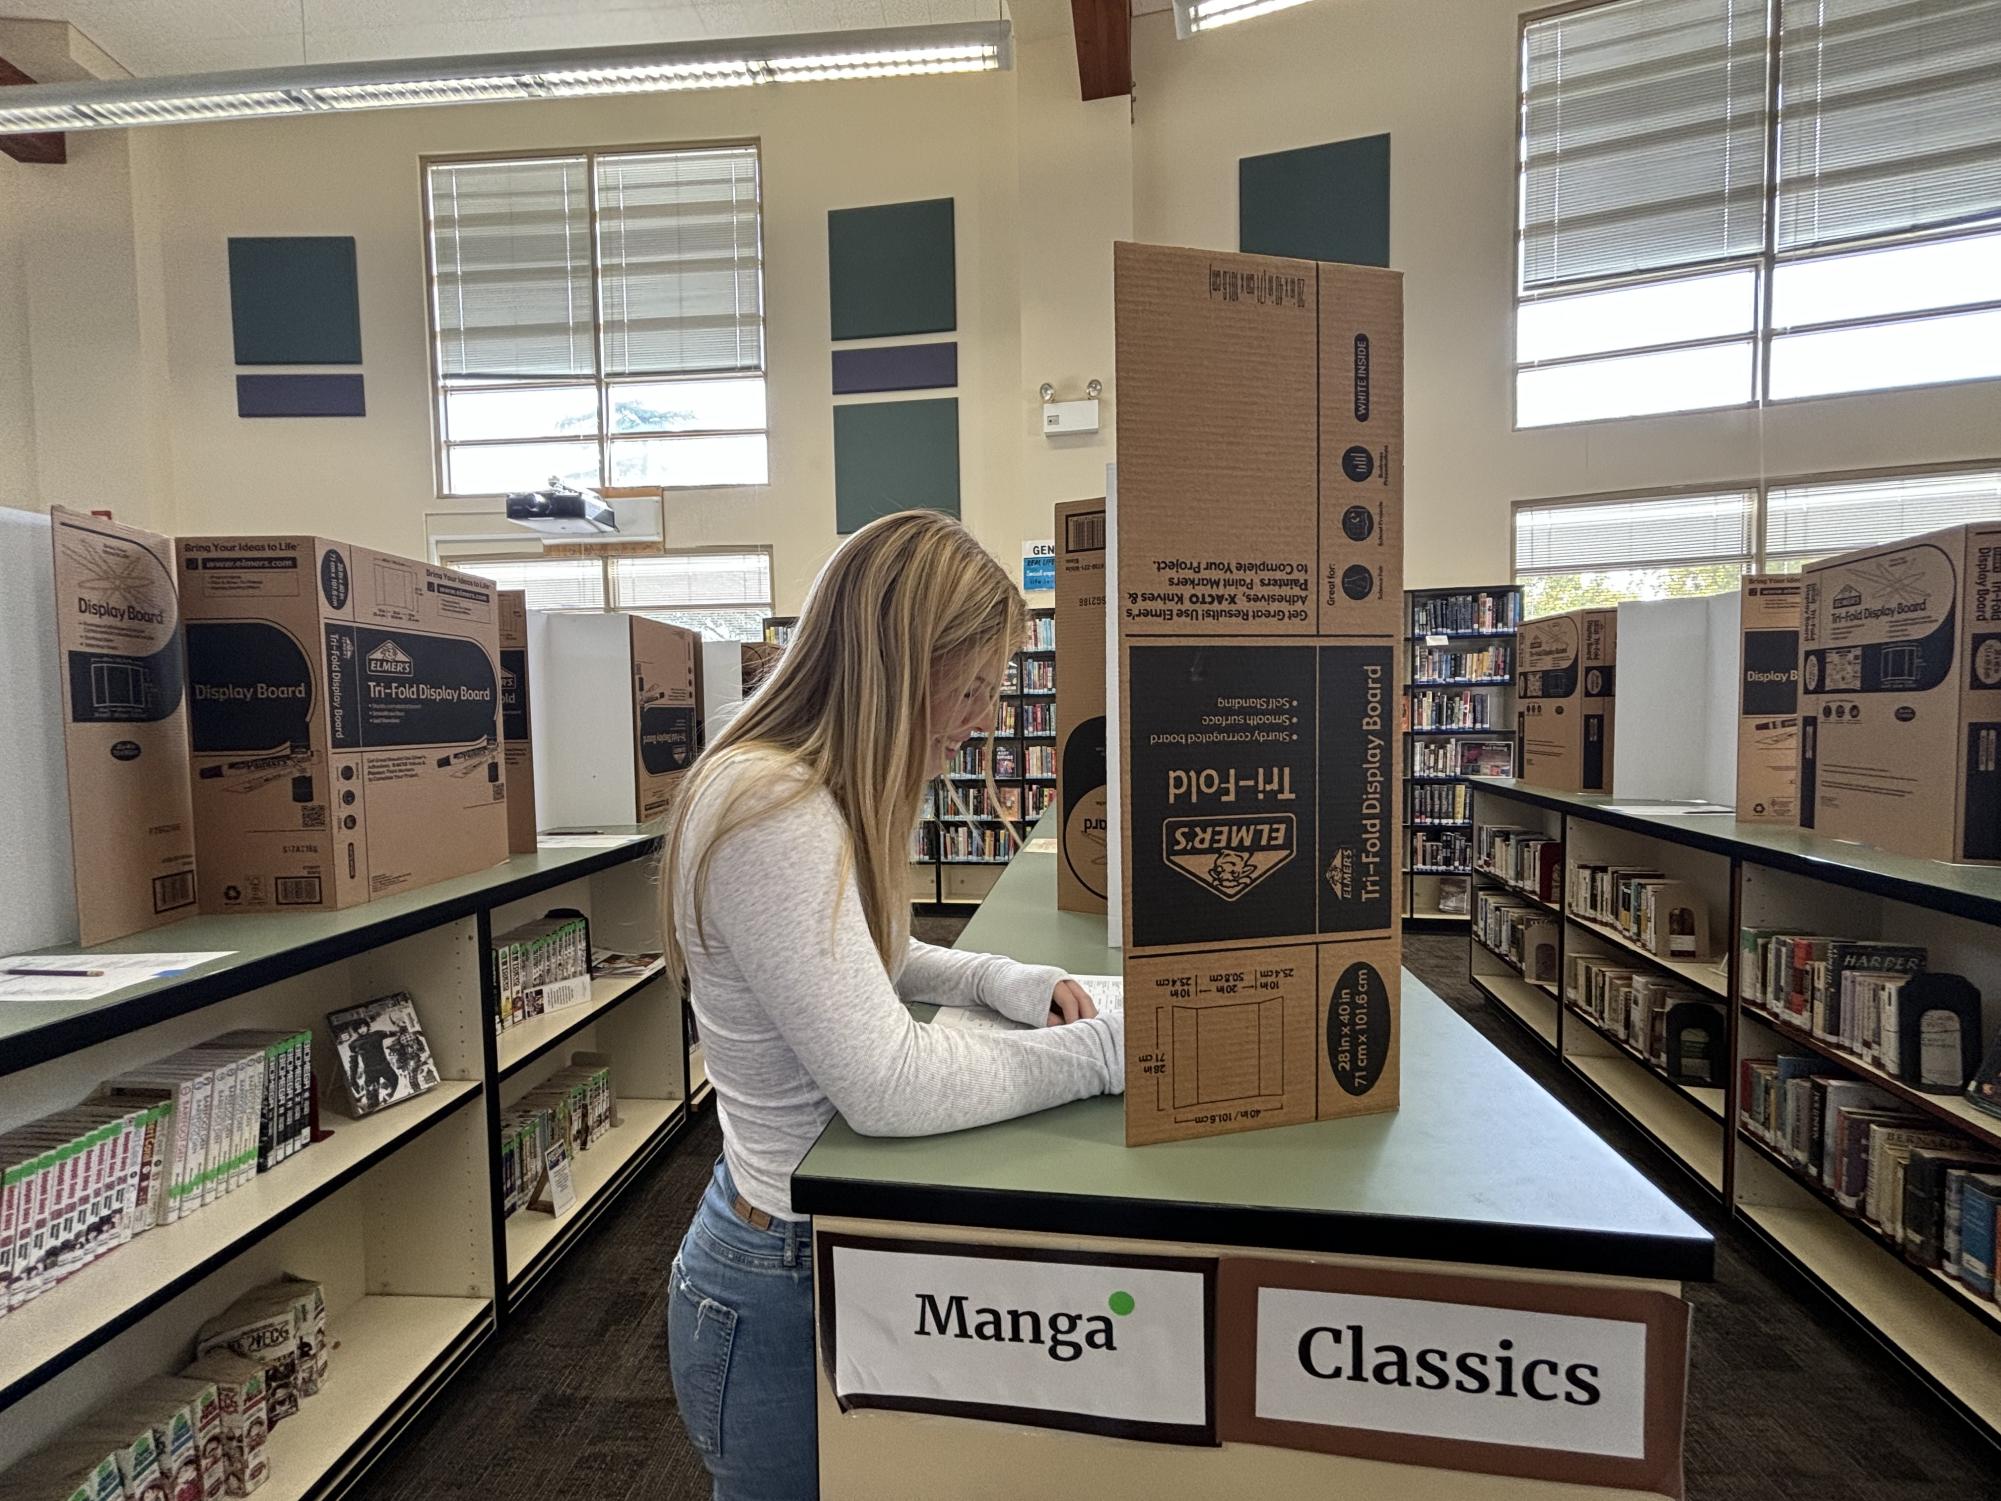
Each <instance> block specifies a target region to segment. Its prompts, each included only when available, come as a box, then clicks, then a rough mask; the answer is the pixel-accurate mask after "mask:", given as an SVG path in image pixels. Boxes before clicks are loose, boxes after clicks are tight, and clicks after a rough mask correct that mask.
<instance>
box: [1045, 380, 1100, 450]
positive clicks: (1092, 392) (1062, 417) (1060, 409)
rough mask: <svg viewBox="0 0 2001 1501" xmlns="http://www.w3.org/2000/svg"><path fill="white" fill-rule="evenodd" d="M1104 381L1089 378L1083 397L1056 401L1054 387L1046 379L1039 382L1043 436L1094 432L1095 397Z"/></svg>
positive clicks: (1096, 397)
mask: <svg viewBox="0 0 2001 1501" xmlns="http://www.w3.org/2000/svg"><path fill="white" fill-rule="evenodd" d="M1104 389H1105V385H1104V382H1103V381H1099V380H1092V381H1089V382H1087V383H1086V384H1085V386H1084V399H1083V400H1082V401H1058V400H1057V399H1056V388H1055V387H1054V386H1052V385H1051V384H1050V383H1049V382H1048V381H1044V382H1043V383H1042V391H1041V396H1042V436H1043V437H1045V438H1056V437H1068V436H1069V435H1070V434H1072V433H1095V432H1096V431H1097V430H1098V397H1099V396H1101V395H1102V394H1104Z"/></svg>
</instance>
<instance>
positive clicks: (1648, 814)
mask: <svg viewBox="0 0 2001 1501" xmlns="http://www.w3.org/2000/svg"><path fill="white" fill-rule="evenodd" d="M1605 811H1606V812H1607V813H1625V814H1629V815H1632V816H1634V817H1641V818H1688V817H1691V816H1693V815H1694V814H1697V813H1735V812H1736V811H1737V810H1736V809H1735V808H1726V807H1724V806H1723V805H1722V804H1721V803H1607V804H1606V805H1605Z"/></svg>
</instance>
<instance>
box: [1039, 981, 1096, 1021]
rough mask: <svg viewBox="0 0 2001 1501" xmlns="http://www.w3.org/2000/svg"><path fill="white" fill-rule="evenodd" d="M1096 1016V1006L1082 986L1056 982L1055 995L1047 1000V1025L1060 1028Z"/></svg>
mask: <svg viewBox="0 0 2001 1501" xmlns="http://www.w3.org/2000/svg"><path fill="white" fill-rule="evenodd" d="M1097 1014H1098V1008H1097V1005H1096V1004H1095V1003H1094V1002H1093V1001H1092V1000H1091V997H1090V994H1089V992H1087V991H1086V990H1085V989H1084V987H1083V986H1081V985H1079V984H1078V983H1077V982H1076V981H1075V980H1058V981H1057V982H1056V993H1055V994H1054V995H1052V996H1051V997H1050V998H1049V1022H1048V1025H1050V1026H1052V1027H1060V1026H1062V1025H1063V1024H1064V1023H1065V1022H1079V1021H1086V1020H1089V1019H1090V1018H1091V1017H1094V1016H1096V1015H1097Z"/></svg>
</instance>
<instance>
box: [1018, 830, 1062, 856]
mask: <svg viewBox="0 0 2001 1501" xmlns="http://www.w3.org/2000/svg"><path fill="white" fill-rule="evenodd" d="M1021 852H1022V853H1023V854H1024V855H1053V854H1055V853H1056V841H1055V840H1054V839H1053V838H1051V837H1050V836H1049V835H1047V834H1044V835H1043V836H1042V837H1041V838H1039V839H1031V840H1029V841H1028V843H1026V844H1024V845H1023V846H1022V847H1021Z"/></svg>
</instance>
